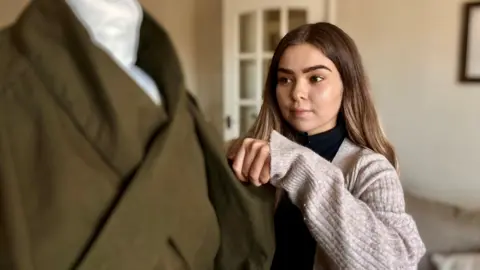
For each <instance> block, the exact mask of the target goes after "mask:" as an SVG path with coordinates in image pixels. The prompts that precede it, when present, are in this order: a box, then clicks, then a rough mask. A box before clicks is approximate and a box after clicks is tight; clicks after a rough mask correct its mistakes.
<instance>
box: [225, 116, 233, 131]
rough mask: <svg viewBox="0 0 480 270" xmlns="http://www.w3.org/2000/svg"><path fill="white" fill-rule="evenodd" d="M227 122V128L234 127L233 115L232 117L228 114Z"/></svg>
mask: <svg viewBox="0 0 480 270" xmlns="http://www.w3.org/2000/svg"><path fill="white" fill-rule="evenodd" d="M225 122H226V124H227V128H230V127H232V117H230V115H227V117H226V119H225Z"/></svg>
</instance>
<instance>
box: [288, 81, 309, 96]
mask: <svg viewBox="0 0 480 270" xmlns="http://www.w3.org/2000/svg"><path fill="white" fill-rule="evenodd" d="M307 97H308V87H307V86H306V85H305V84H304V83H303V82H301V81H299V82H297V83H295V84H294V85H293V87H292V98H293V100H294V101H300V100H305V99H307Z"/></svg>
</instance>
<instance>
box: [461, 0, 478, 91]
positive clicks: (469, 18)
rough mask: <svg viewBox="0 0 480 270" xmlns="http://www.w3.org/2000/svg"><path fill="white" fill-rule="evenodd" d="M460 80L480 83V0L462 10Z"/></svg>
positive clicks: (466, 5) (465, 5) (469, 3)
mask: <svg viewBox="0 0 480 270" xmlns="http://www.w3.org/2000/svg"><path fill="white" fill-rule="evenodd" d="M460 46H461V47H460V68H459V74H458V76H459V81H460V82H464V83H472V82H475V83H480V1H476V2H468V3H465V4H464V6H463V10H462V30H461V44H460Z"/></svg>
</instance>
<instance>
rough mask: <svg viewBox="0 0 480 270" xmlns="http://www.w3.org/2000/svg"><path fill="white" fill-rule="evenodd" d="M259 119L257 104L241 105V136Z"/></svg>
mask: <svg viewBox="0 0 480 270" xmlns="http://www.w3.org/2000/svg"><path fill="white" fill-rule="evenodd" d="M256 119H257V107H256V106H241V107H240V136H242V135H244V134H246V133H247V131H248V130H249V129H250V127H251V126H252V125H253V123H255V120H256Z"/></svg>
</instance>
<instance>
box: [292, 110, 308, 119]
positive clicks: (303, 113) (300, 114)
mask: <svg viewBox="0 0 480 270" xmlns="http://www.w3.org/2000/svg"><path fill="white" fill-rule="evenodd" d="M291 112H292V114H293V115H294V116H295V117H299V118H302V117H306V116H308V115H309V114H310V113H311V112H312V111H311V110H305V109H293V110H291Z"/></svg>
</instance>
